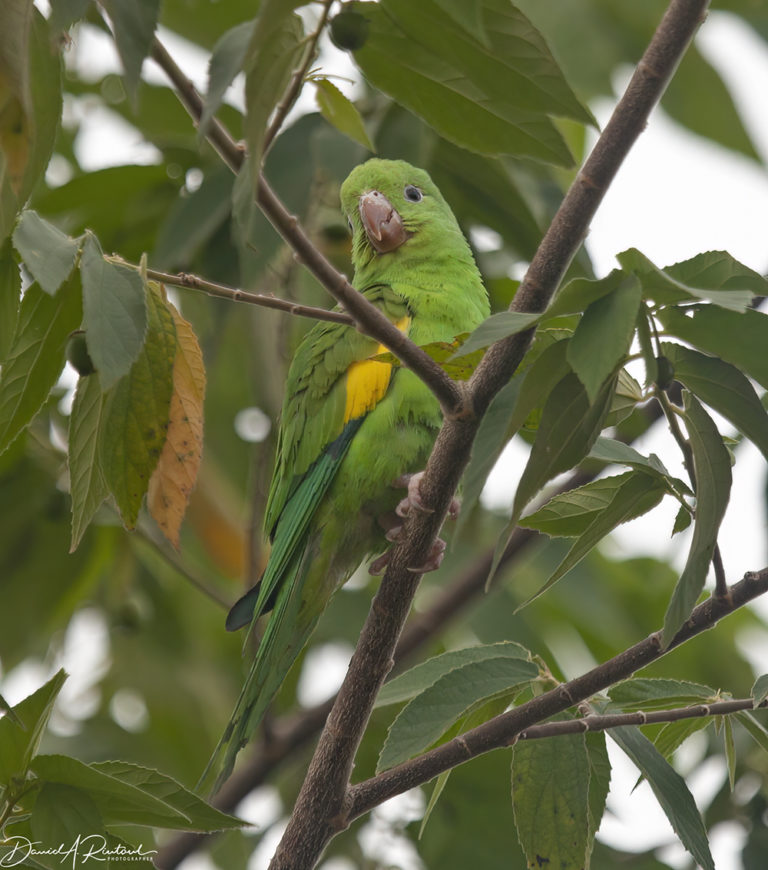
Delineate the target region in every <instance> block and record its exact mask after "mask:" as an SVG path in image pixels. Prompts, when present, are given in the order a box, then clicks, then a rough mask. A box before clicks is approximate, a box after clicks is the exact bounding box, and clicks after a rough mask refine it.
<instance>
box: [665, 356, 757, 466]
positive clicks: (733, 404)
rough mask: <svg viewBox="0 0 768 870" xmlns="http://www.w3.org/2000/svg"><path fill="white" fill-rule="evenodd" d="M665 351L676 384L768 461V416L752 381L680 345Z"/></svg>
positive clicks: (735, 370)
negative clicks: (741, 434)
mask: <svg viewBox="0 0 768 870" xmlns="http://www.w3.org/2000/svg"><path fill="white" fill-rule="evenodd" d="M661 350H662V353H663V354H664V356H666V357H667V359H668V360H669V361H670V362H671V363H672V365H673V367H674V370H675V380H678V381H680V383H681V384H683V386H685V387H687V388H688V389H689V390H690V391H691V392H692V393H694V395H696V396H697V397H698V398H699V399H701V401H702V402H706V403H707V404H708V405H709V406H710V407H711V408H714V410H715V411H717V412H718V413H719V414H722V415H723V417H725V418H726V420H730V422H731V423H733V425H734V426H735V427H736V428H737V429H738V430H739V431H740V432H742V433H743V434H744V435H745V436H746V437H747V438H749V439H750V441H752V442H753V444H754V445H755V446H756V447H757V448H758V450H760V452H761V453H762V454H763V456H764V457H765V458H766V459H768V413H766V410H765V408H763V406H762V404H761V402H760V398H759V397H758V395H757V393H756V392H755V388H754V387H753V386H752V384H751V383H750V381H749V379H748V378H746V377H745V376H744V375H743V374H742V373H741V372H740V371H739V370H738V369H737V368H736V367H735V366H732V365H730V363H727V362H723V361H722V360H721V359H717V358H716V357H712V356H707V355H705V354H703V353H699V352H698V351H695V350H691V349H690V348H687V347H683V346H682V345H679V344H671V343H669V342H664V343H662V345H661Z"/></svg>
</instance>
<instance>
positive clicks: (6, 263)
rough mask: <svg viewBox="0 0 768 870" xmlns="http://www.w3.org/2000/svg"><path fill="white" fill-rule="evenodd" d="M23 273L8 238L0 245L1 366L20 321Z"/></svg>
mask: <svg viewBox="0 0 768 870" xmlns="http://www.w3.org/2000/svg"><path fill="white" fill-rule="evenodd" d="M20 300H21V272H20V271H19V266H18V264H17V263H16V259H15V257H14V254H13V250H12V249H11V240H10V239H9V238H8V239H6V240H5V241H4V242H2V243H0V365H2V363H3V362H5V359H6V356H7V355H8V352H9V350H10V348H11V342H12V341H13V334H14V332H15V331H16V324H17V323H18V320H19V303H20Z"/></svg>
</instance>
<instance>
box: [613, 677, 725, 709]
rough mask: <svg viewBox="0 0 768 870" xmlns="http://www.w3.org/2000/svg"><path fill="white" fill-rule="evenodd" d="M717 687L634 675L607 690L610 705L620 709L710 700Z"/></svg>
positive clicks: (680, 704)
mask: <svg viewBox="0 0 768 870" xmlns="http://www.w3.org/2000/svg"><path fill="white" fill-rule="evenodd" d="M716 696H717V691H716V690H715V689H713V688H712V687H711V686H705V685H704V684H703V683H692V682H690V681H689V680H670V679H662V678H658V677H653V678H649V677H633V678H631V679H629V680H622V681H621V682H620V683H616V685H615V686H612V687H611V688H610V689H609V690H608V697H609V698H610V699H611V707H613V708H620V709H621V710H648V709H664V708H667V707H682V706H686V705H690V704H701V703H704V702H706V701H711V700H712V699H713V698H715V697H716Z"/></svg>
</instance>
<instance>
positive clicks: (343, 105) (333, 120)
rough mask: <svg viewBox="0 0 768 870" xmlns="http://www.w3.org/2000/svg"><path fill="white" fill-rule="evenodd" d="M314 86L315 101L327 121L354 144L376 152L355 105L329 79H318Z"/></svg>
mask: <svg viewBox="0 0 768 870" xmlns="http://www.w3.org/2000/svg"><path fill="white" fill-rule="evenodd" d="M313 84H314V85H315V89H316V90H315V99H316V100H317V105H318V108H319V109H320V114H321V115H322V116H323V117H324V118H325V120H326V121H327V122H328V123H329V124H331V125H332V126H333V127H335V128H336V129H337V130H338V131H339V132H340V133H343V134H344V135H345V136H349V138H350V139H352V141H353V142H358V143H359V144H360V145H362V146H363V148H367V149H368V150H369V151H375V148H374V147H373V142H371V140H370V137H369V136H368V133H367V132H366V129H365V124H363V119H362V117H361V116H360V112H358V111H357V107H356V106H355V104H354V103H353V102H352V101H351V100H349V99H348V98H347V97H345V96H344V94H342V92H341V91H340V90H339V89H338V88H337V87H336V85H334V84H333V82H330V81H329V80H328V79H317V80H315V81H314V82H313Z"/></svg>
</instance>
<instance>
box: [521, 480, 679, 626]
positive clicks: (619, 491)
mask: <svg viewBox="0 0 768 870" xmlns="http://www.w3.org/2000/svg"><path fill="white" fill-rule="evenodd" d="M664 492H665V487H664V485H663V484H662V483H661V482H660V481H659V479H658V478H655V477H651V476H650V475H649V474H643V473H641V472H632V473H631V474H630V476H629V477H628V478H627V479H626V480H625V481H624V482H623V483H621V484H619V485H618V486H617V488H616V489H615V492H614V494H613V497H612V498H611V500H610V501H609V502H608V504H607V506H606V507H605V508H603V509H602V510H601V511H599V512H598V513H597V514H593V518H592V519H591V520H590V522H589V524H588V525H587V527H586V528H585V529H584V531H583V532H582V533H581V534H580V535H579V537H578V538H577V539H576V540H575V541H574V542H573V545H572V546H571V548H570V550H568V553H567V554H566V555H565V558H564V559H563V560H562V561H561V562H560V564H559V565H558V566H557V568H555V570H554V572H553V573H552V574H551V575H550V576H549V578H548V579H547V581H546V582H545V583H544V585H543V586H541V587H540V588H539V590H538V591H537V592H535V593H534V594H533V595H531V596H530V598H527V599H526V600H525V601H524V602H523V603H522V604H521V605H519V607H518V608H517V609H518V610H520V609H521V608H522V607H526V606H527V605H528V604H530V603H531V601H533V600H534V599H536V598H538V597H539V596H540V595H542V594H543V593H544V592H546V590H547V589H549V588H550V587H551V586H553V585H554V584H555V583H557V581H558V580H560V579H561V578H562V577H564V576H565V575H566V574H567V573H568V572H569V571H570V570H571V568H573V567H575V566H576V565H578V563H579V562H580V561H581V560H582V559H583V558H584V557H585V556H586V555H587V553H589V551H590V550H592V549H593V548H594V547H595V546H596V545H597V544H598V543H599V542H600V541H602V539H603V538H604V537H605V536H606V535H607V534H608V533H609V532H612V531H613V530H614V529H615V528H616V527H617V526H620V525H621V524H622V523H626V522H628V521H629V520H632V519H635V518H636V517H639V516H641V515H642V514H644V513H647V512H648V511H649V510H651V509H652V508H654V507H656V505H657V504H658V503H659V502H660V501H661V499H662V497H663V495H664Z"/></svg>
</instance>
